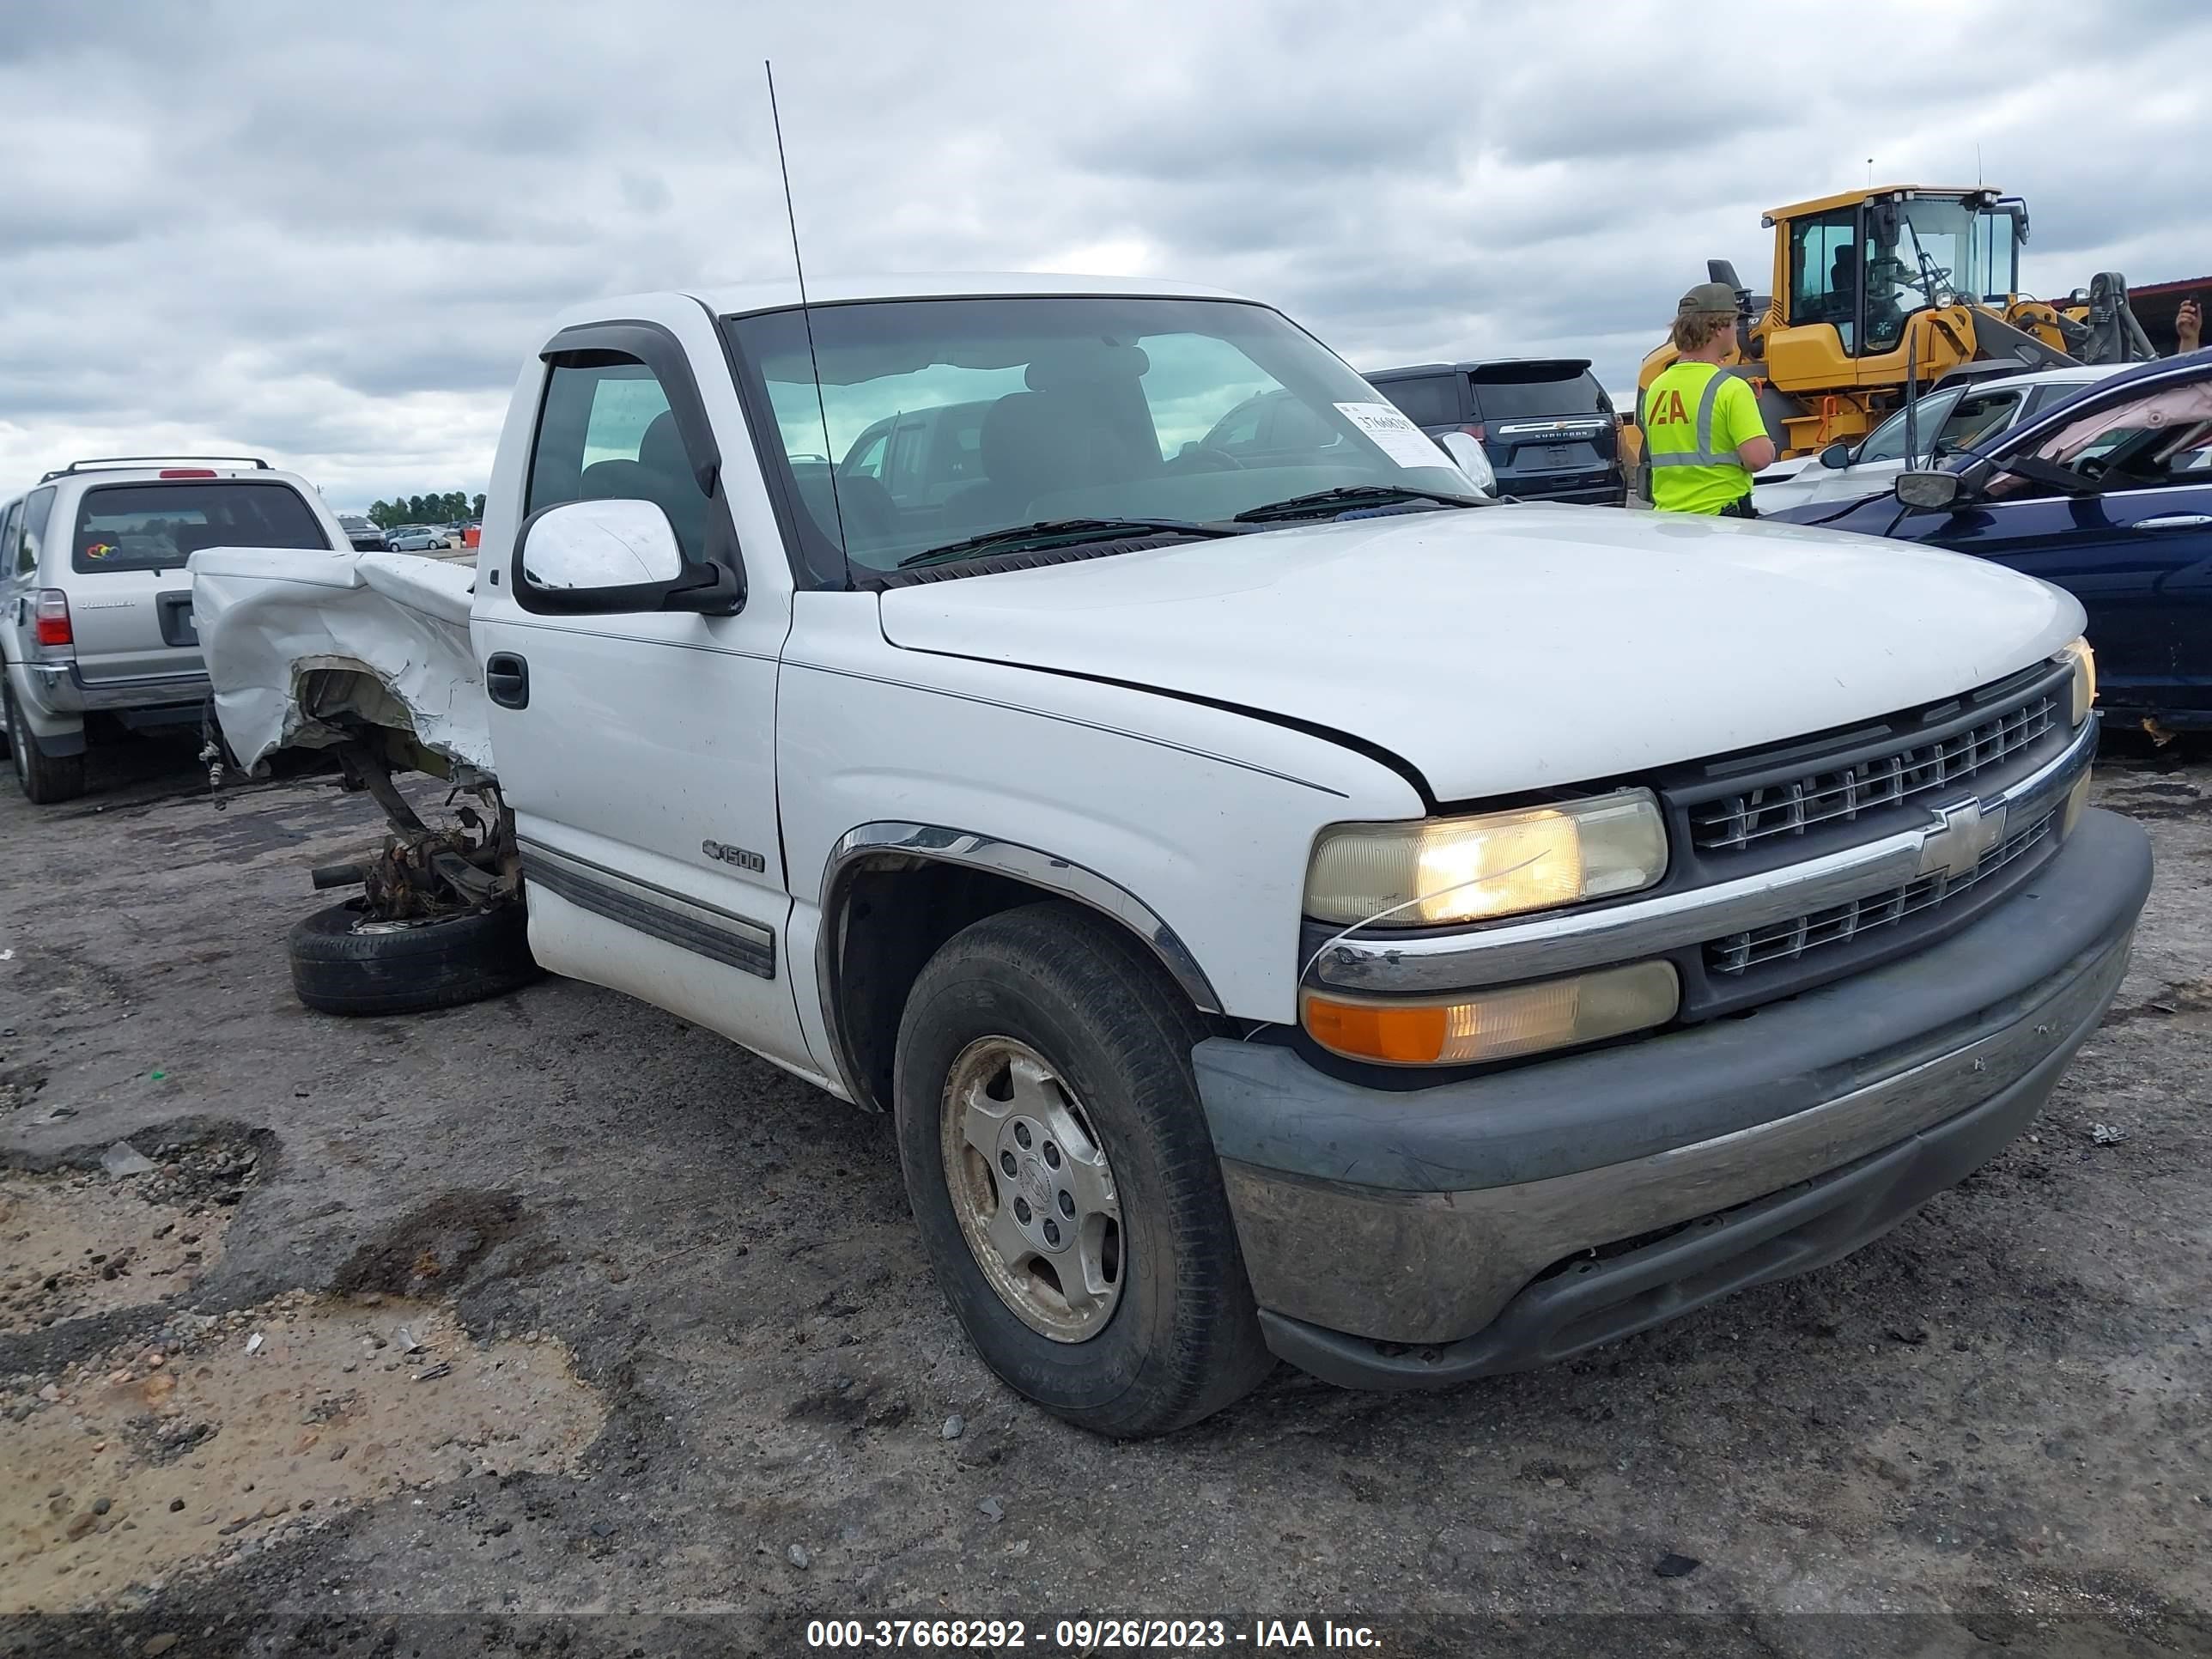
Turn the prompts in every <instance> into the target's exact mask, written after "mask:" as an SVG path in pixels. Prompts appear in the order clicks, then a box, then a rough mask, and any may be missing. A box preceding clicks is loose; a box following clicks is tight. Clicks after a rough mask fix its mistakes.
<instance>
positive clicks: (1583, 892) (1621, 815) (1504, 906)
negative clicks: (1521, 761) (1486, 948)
mask: <svg viewBox="0 0 2212 1659" xmlns="http://www.w3.org/2000/svg"><path fill="white" fill-rule="evenodd" d="M1666 870H1667V831H1666V827H1665V825H1664V823H1663V822H1662V818H1661V817H1660V812H1659V804H1658V802H1657V801H1656V800H1655V799H1653V798H1652V794H1651V792H1650V790H1648V789H1624V790H1621V791H1620V792H1618V793H1613V794H1610V795H1600V796H1596V797H1595V798H1593V799H1589V800H1582V801H1565V802H1560V803H1559V804H1557V805H1545V806H1527V807H1516V808H1515V809H1513V810H1511V811H1503V812H1485V813H1481V814H1480V815H1478V816H1475V817H1463V818H1431V819H1425V820H1423V821H1420V822H1418V823H1339V824H1332V825H1331V826H1330V827H1329V828H1328V829H1324V830H1322V832H1321V835H1320V836H1318V837H1317V838H1316V841H1315V842H1314V851H1313V859H1312V861H1311V863H1310V864H1309V865H1308V866H1307V870H1306V896H1305V912H1306V914H1307V915H1309V916H1311V917H1312V918H1314V920H1316V921H1326V922H1335V923H1339V924H1343V925H1352V924H1360V923H1366V924H1371V925H1373V926H1375V927H1435V926H1437V924H1439V923H1450V922H1468V921H1491V920H1492V919H1494V918H1496V917H1498V916H1511V915H1521V914H1522V913H1523V912H1524V911H1529V910H1550V909H1554V908H1558V907H1559V906H1560V905H1563V904H1577V903H1580V902H1583V901H1584V900H1587V899H1595V898H1607V897H1610V896H1613V895H1614V894H1617V893H1632V892H1634V891H1636V890H1638V888H1641V887H1649V886H1650V885H1651V884H1652V883H1654V882H1656V881H1657V880H1658V879H1659V878H1660V877H1661V876H1662V875H1664V874H1665V873H1666Z"/></svg>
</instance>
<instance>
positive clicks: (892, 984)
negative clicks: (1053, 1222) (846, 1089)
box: [821, 850, 1236, 1111]
mask: <svg viewBox="0 0 2212 1659" xmlns="http://www.w3.org/2000/svg"><path fill="white" fill-rule="evenodd" d="M1049 862H1050V863H1051V865H1052V866H1053V867H1054V868H1055V869H1058V870H1068V869H1072V868H1073V867H1074V866H1068V865H1066V864H1065V863H1064V862H1063V861H1060V860H1049ZM1094 885H1095V886H1096V887H1097V889H1098V890H1101V891H1104V892H1108V893H1109V894H1115V893H1119V890H1118V889H1110V888H1109V887H1108V886H1107V884H1103V883H1099V882H1097V881H1096V880H1095V878H1094ZM1121 896H1123V897H1126V895H1121ZM1039 902H1060V903H1075V904H1079V905H1080V906H1082V908H1085V909H1087V910H1090V911H1091V912H1093V913H1094V914H1096V915H1102V916H1104V917H1105V918H1106V919H1107V920H1109V921H1111V922H1113V923H1114V925H1115V927H1119V928H1121V929H1122V930H1123V931H1125V932H1126V933H1128V934H1129V936H1130V937H1131V938H1132V939H1134V940H1136V941H1137V942H1139V944H1140V945H1143V946H1144V947H1145V951H1146V955H1147V956H1149V957H1151V958H1152V960H1153V962H1154V963H1156V964H1157V965H1158V969H1159V970H1160V978H1161V981H1162V983H1163V984H1164V985H1165V986H1167V987H1169V988H1170V989H1171V990H1173V991H1174V992H1175V993H1176V994H1178V995H1180V996H1182V998H1183V999H1184V1000H1185V1001H1187V1002H1188V1003H1189V1005H1190V1006H1191V1007H1192V1008H1193V1009H1194V1011H1195V1012H1198V1013H1199V1014H1200V1017H1201V1018H1205V1019H1206V1020H1208V1021H1209V1022H1210V1023H1212V1024H1215V1026H1216V1028H1217V1029H1218V1030H1229V1029H1231V1028H1232V1027H1233V1026H1234V1024H1236V1023H1235V1022H1233V1021H1227V1020H1224V1019H1223V1018H1221V1016H1219V1015H1218V1013H1215V1012H1213V1011H1214V1010H1215V1009H1216V1008H1218V1006H1219V1005H1218V1003H1217V1002H1216V1001H1214V1000H1212V987H1211V986H1209V985H1207V984H1206V981H1205V976H1204V975H1203V973H1202V972H1201V971H1200V969H1199V968H1198V964H1197V963H1195V961H1194V960H1192V959H1191V958H1190V957H1189V955H1188V951H1185V950H1184V949H1183V946H1182V942H1181V941H1180V940H1179V939H1176V938H1175V936H1174V935H1173V934H1172V933H1170V931H1169V930H1168V929H1167V927H1166V926H1165V924H1164V923H1161V922H1159V921H1158V918H1157V917H1155V916H1152V915H1151V913H1150V912H1149V911H1143V910H1142V907H1141V906H1138V905H1136V904H1135V902H1134V901H1133V900H1132V901H1130V906H1131V907H1132V908H1136V909H1138V910H1139V911H1140V912H1141V913H1142V914H1143V915H1145V916H1146V918H1147V919H1148V920H1150V921H1152V922H1153V923H1154V924H1155V925H1156V926H1157V927H1158V937H1156V938H1149V939H1148V938H1146V936H1145V934H1144V933H1142V932H1140V931H1139V929H1138V928H1136V927H1132V926H1131V924H1130V918H1129V916H1128V915H1127V914H1123V913H1121V912H1119V911H1117V910H1115V909H1112V908H1107V907H1106V906H1104V905H1103V904H1098V903H1096V902H1091V901H1089V900H1086V899H1085V897H1084V896H1082V895H1081V894H1080V893H1078V892H1073V891H1071V890H1067V889H1065V888H1061V887H1055V886H1051V885H1048V884H1045V883H1043V882H1032V881H1027V880H1024V879H1023V878H1022V877H1020V876H1018V875H1010V874H1007V873H1006V872H1001V871H996V870H987V869H981V868H978V867H976V866H974V865H969V864H961V863H955V862H952V861H951V860H940V859H936V858H932V857H928V856H927V855H918V854H912V853H904V852H893V851H889V850H886V851H883V852H879V853H876V854H870V855H866V856H864V857H863V858H861V859H860V860H858V861H856V862H854V863H853V864H850V865H848V866H843V867H842V868H841V869H840V870H839V871H838V872H837V875H836V878H835V880H834V881H833V883H832V884H831V888H830V890H829V893H828V895H827V896H826V902H825V907H824V909H825V914H824V915H823V933H822V939H823V945H822V947H821V952H822V954H821V961H822V963H823V967H822V985H821V989H822V994H823V999H824V1002H825V1004H826V1006H825V1008H824V1013H825V1016H826V1017H827V1019H828V1021H829V1029H830V1041H831V1044H832V1046H833V1047H834V1048H836V1059H837V1063H838V1064H839V1066H841V1067H842V1070H843V1073H844V1076H845V1079H846V1081H847V1083H848V1085H850V1087H851V1089H852V1091H853V1095H854V1102H855V1103H857V1104H859V1105H860V1106H862V1107H865V1108H866V1109H869V1110H871V1111H884V1110H888V1109H889V1108H890V1104H891V1099H892V1075H893V1061H894V1060H895V1058H896V1048H897V1045H898V1030H899V1022H900V1020H901V1018H903V1016H904V1015H905V1012H906V1003H907V998H908V994H910V993H911V992H912V991H913V989H914V983H915V979H916V978H918V977H919V976H920V975H921V970H922V968H923V966H924V965H925V964H926V963H927V962H928V961H929V959H930V958H931V957H933V956H934V955H936V954H937V951H938V950H939V947H941V946H942V945H944V944H945V941H946V940H947V939H951V937H952V936H953V935H954V934H955V933H958V932H960V931H961V929H963V928H964V927H969V926H970V925H972V924H974V923H975V922H978V921H982V920H983V918H984V917H986V916H990V915H997V914H998V913H999V912H1000V911H1002V910H1011V909H1014V908H1018V907H1019V906H1021V905H1024V904H1036V903H1039Z"/></svg>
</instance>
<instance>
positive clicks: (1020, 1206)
mask: <svg viewBox="0 0 2212 1659" xmlns="http://www.w3.org/2000/svg"><path fill="white" fill-rule="evenodd" d="M1032 1213H1033V1212H1031V1210H1030V1201H1029V1200H1027V1199H1025V1198H1018V1199H1016V1200H1014V1219H1015V1220H1017V1221H1018V1222H1020V1223H1021V1224H1022V1225H1023V1226H1024V1227H1026V1226H1028V1225H1030V1216H1031V1214H1032Z"/></svg>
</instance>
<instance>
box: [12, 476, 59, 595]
mask: <svg viewBox="0 0 2212 1659" xmlns="http://www.w3.org/2000/svg"><path fill="white" fill-rule="evenodd" d="M53 506H54V492H53V490H52V489H51V488H49V489H34V490H33V491H32V492H31V493H30V494H29V495H26V496H25V497H24V498H23V515H22V520H21V528H20V529H19V530H18V531H17V532H16V534H17V536H18V537H19V538H20V539H19V540H18V541H17V543H16V544H15V574H17V575H19V576H28V575H31V574H34V573H35V572H36V571H37V570H38V568H39V543H40V539H41V538H43V537H44V536H45V535H46V518H47V515H48V514H49V513H52V511H53Z"/></svg>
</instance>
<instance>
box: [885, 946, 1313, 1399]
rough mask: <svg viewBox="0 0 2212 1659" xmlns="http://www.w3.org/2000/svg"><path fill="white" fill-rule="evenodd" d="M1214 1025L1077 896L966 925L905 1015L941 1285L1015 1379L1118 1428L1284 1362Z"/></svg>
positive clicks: (985, 1350) (1244, 1385) (920, 1204)
mask: <svg viewBox="0 0 2212 1659" xmlns="http://www.w3.org/2000/svg"><path fill="white" fill-rule="evenodd" d="M1204 1036H1206V1026H1205V1025H1204V1024H1203V1023H1202V1022H1201V1021H1200V1018H1199V1017H1198V1015H1197V1014H1196V1013H1195V1012H1194V1011H1193V1010H1192V1008H1191V1007H1190V1006H1189V1004H1188V1002H1187V1001H1186V1000H1184V999H1183V997H1182V995H1181V994H1180V993H1179V992H1178V990H1177V989H1176V987H1175V985H1174V984H1173V983H1172V982H1171V981H1170V980H1169V979H1168V978H1167V977H1166V975H1164V973H1163V972H1162V970H1161V969H1160V968H1159V965H1158V963H1156V962H1154V961H1153V960H1152V957H1150V956H1149V955H1148V954H1147V953H1146V951H1144V949H1143V948H1142V947H1141V946H1140V945H1138V944H1137V943H1136V942H1135V941H1134V940H1133V939H1130V938H1129V937H1128V936H1127V934H1126V933H1123V932H1121V930H1120V929H1119V928H1117V927H1114V926H1113V925H1112V924H1111V923H1109V922H1108V921H1104V920H1103V919H1102V918H1100V917H1097V916H1095V915H1092V914H1091V912H1089V911H1087V910H1085V909H1082V908H1079V907H1077V906H1074V905H1070V904H1060V903H1048V904H1036V905H1029V906H1025V907H1024V908H1020V909H1018V910H1008V911H1004V912H1001V913H1000V915H994V916H990V917H987V918H985V919H984V920H983V921H979V922H976V923H975V924H974V925H973V926H972V927H968V928H966V929H965V930H963V932H961V933H958V934H956V935H955V936H954V937H953V938H952V939H950V940H949V941H947V942H946V944H945V945H944V947H943V948H942V949H941V950H939V951H938V953H937V954H936V955H935V956H934V957H932V958H931V959H930V961H929V963H927V966H925V967H924V968H923V969H922V971H921V975H920V977H919V978H918V979H917V980H916V981H915V986H914V989H913V991H912V993H911V994H910V995H909V996H908V1000H907V1006H906V1011H905V1014H904V1017H903V1018H902V1020H901V1022H900V1025H899V1035H898V1049H897V1054H896V1089H895V1093H896V1115H897V1123H898V1141H899V1160H900V1163H901V1164H902V1167H903V1169H904V1170H905V1174H906V1187H907V1194H908V1198H909V1199H910V1200H911V1201H912V1203H913V1206H914V1212H915V1223H916V1225H918V1226H919V1227H920V1229H921V1237H922V1243H923V1246H924V1249H926V1251H927V1254H928V1256H929V1260H930V1265H931V1267H933V1269H934V1270H935V1273H936V1276H937V1280H938V1284H939V1286H940V1287H941V1288H942V1290H943V1291H944V1292H945V1299H946V1300H947V1301H948V1302H950V1303H951V1306H952V1310H953V1313H954V1314H955V1316H957V1318H958V1319H959V1321H960V1323H961V1325H962V1326H963V1328H965V1329H966V1331H967V1333H968V1336H969V1340H970V1341H972V1342H973V1343H974V1344H975V1347H976V1350H977V1351H978V1352H980V1353H981V1355H982V1357H983V1359H984V1361H985V1363H986V1364H988V1365H989V1366H990V1367H991V1369H992V1370H994V1371H995V1372H997V1373H998V1375H999V1376H1000V1377H1001V1378H1002V1379H1004V1381H1005V1382H1006V1383H1007V1384H1008V1385H1009V1386H1011V1387H1012V1388H1013V1389H1016V1390H1018V1392H1020V1393H1022V1394H1024V1395H1028V1396H1029V1398H1030V1399H1031V1400H1034V1401H1036V1402H1037V1403H1038V1404H1039V1405H1041V1406H1042V1407H1045V1408H1046V1409H1047V1410H1048V1411H1050V1412H1053V1413H1055V1414H1056V1415H1058V1416H1060V1417H1063V1418H1065V1419H1067V1420H1068V1421H1069V1422H1071V1423H1074V1424H1076V1425H1079V1426H1081V1427H1084V1428H1087V1429H1091V1430H1094V1431H1097V1432H1099V1433H1102V1434H1110V1435H1127V1436H1135V1435H1149V1434H1163V1433H1165V1432H1167V1431H1170V1430H1173V1429H1178V1428H1181V1427H1182V1426H1184V1425H1187V1424H1190V1423H1194V1422H1196V1421H1198V1420H1199V1419H1200V1418H1202V1417H1206V1416H1208V1415H1210V1414H1211V1413H1214V1412H1217V1411H1219V1410H1220V1409H1221V1408H1222V1407H1225V1406H1227V1405H1229V1404H1230V1403H1231V1401H1235V1400H1237V1398H1239V1397H1240V1396H1242V1395H1244V1394H1245V1393H1247V1392H1248V1391H1249V1389H1251V1388H1252V1387H1253V1386H1254V1385H1255V1383H1258V1382H1259V1380H1260V1379H1261V1377H1263V1376H1266V1375H1267V1371H1268V1370H1269V1369H1270V1368H1271V1367H1272V1366H1273V1363H1274V1362H1273V1357H1272V1356H1271V1355H1270V1354H1269V1353H1268V1352H1267V1346H1266V1344H1265V1342H1264V1341H1263V1340H1262V1339H1261V1334H1260V1322H1259V1316H1258V1313H1257V1310H1256V1309H1255V1305H1254V1304H1253V1299H1252V1290H1251V1285H1250V1283H1249V1280H1248V1279H1247V1278H1246V1275H1245V1272H1244V1259H1243V1253H1242V1252H1241V1251H1240V1250H1239V1249H1238V1248H1237V1231H1236V1227H1235V1225H1234V1223H1233V1221H1232V1220H1231V1216H1230V1212H1229V1202H1228V1199H1227V1197H1226V1196H1225V1194H1224V1192H1223V1190H1222V1182H1221V1165H1220V1161H1219V1159H1218V1157H1217V1156H1216V1154H1215V1152H1214V1149H1213V1139H1212V1134H1211V1133H1209V1132H1208V1130H1207V1128H1206V1117H1205V1114H1204V1111H1203V1109H1202V1108H1201V1107H1200V1103H1199V1098H1198V1087H1197V1084H1196V1082H1195V1080H1194V1078H1193V1075H1192V1072H1191V1060H1190V1052H1191V1049H1192V1048H1193V1047H1194V1045H1195V1044H1197V1043H1198V1042H1200V1040H1201V1039H1202V1038H1204Z"/></svg>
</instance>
